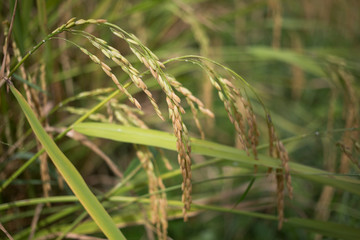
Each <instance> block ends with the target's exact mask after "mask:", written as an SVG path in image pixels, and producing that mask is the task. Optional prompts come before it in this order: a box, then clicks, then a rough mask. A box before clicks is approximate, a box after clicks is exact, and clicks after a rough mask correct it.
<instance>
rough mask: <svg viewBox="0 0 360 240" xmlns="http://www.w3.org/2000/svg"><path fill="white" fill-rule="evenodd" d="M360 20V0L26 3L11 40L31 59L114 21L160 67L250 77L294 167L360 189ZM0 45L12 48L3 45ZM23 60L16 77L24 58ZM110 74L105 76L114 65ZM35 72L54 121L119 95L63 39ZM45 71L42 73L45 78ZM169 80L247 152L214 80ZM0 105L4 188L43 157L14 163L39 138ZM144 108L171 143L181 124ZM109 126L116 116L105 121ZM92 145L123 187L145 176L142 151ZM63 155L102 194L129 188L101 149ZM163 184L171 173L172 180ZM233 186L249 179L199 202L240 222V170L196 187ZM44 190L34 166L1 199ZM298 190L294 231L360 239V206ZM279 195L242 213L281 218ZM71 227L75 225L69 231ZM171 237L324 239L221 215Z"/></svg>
mask: <svg viewBox="0 0 360 240" xmlns="http://www.w3.org/2000/svg"><path fill="white" fill-rule="evenodd" d="M13 2H14V1H3V2H2V3H1V4H0V12H1V15H0V18H1V19H0V20H1V21H2V22H3V21H5V20H9V19H10V13H11V11H12V10H11V9H13ZM359 9H360V2H359V1H356V0H346V1H336V0H320V1H311V0H299V1H281V0H264V1H261V0H244V1H236V0H232V1H210V0H196V1H181V0H174V1H164V0H145V1H119V0H104V1H93V0H65V1H60V0H58V1H57V0H52V1H41V0H37V1H34V0H26V1H25V0H24V1H20V2H19V6H18V10H17V13H16V16H15V22H14V28H13V37H14V40H15V42H16V44H17V47H18V48H19V50H20V52H21V55H22V56H24V55H25V54H26V53H27V51H29V50H30V49H31V48H32V47H33V46H35V45H36V44H37V43H38V42H39V41H41V40H42V39H43V38H44V37H45V36H46V35H47V34H49V33H50V32H51V31H53V29H55V28H57V27H58V26H60V25H61V24H63V23H65V22H67V21H68V20H69V19H70V18H72V17H77V18H79V19H80V18H84V19H90V18H91V19H106V20H108V21H109V22H112V23H114V24H116V25H119V26H120V27H121V28H123V29H124V30H126V31H128V32H130V33H134V34H135V35H136V36H137V37H138V38H139V39H140V40H141V41H142V42H143V43H144V44H145V45H146V46H147V47H149V48H150V49H151V50H152V51H153V52H154V53H156V54H157V56H159V58H160V60H161V61H166V60H167V59H170V58H172V57H179V56H183V55H202V56H205V57H209V58H211V59H214V60H216V61H217V62H220V63H222V64H224V65H226V66H228V67H229V68H231V69H232V70H234V71H235V72H236V73H238V74H239V75H241V76H242V77H243V78H244V79H245V80H246V81H247V82H248V83H249V84H250V85H252V86H253V87H254V89H255V90H256V92H257V93H258V94H259V95H260V96H261V98H262V99H263V101H264V103H265V105H266V107H267V108H268V109H269V111H270V112H271V114H272V121H273V123H274V125H275V127H276V130H277V132H278V136H279V138H281V139H283V142H284V143H285V146H286V148H287V150H288V152H289V155H290V159H291V160H290V161H294V162H299V163H302V164H305V165H309V166H313V167H316V168H320V169H324V170H327V171H329V172H332V173H336V174H347V175H350V176H351V175H352V176H355V177H356V176H357V178H358V176H359V175H358V174H359V168H358V165H359V156H360V141H359V121H360V120H359V119H360V115H359V103H360V101H359V98H360V86H359V85H360V82H359V75H360V62H359V56H360V41H359V39H360V14H359ZM6 26H7V25H6V23H4V24H3V25H2V26H1V33H2V34H3V33H4V32H5V30H6V28H7V27H6ZM85 30H86V31H88V32H91V33H92V34H93V35H95V36H98V37H101V38H102V39H104V40H106V41H108V42H109V43H111V45H112V46H114V47H116V48H117V49H119V51H120V52H121V53H122V54H123V55H124V56H126V57H127V58H128V59H129V60H130V61H132V62H133V64H134V66H136V67H137V68H139V69H143V70H146V69H145V68H144V67H143V66H142V65H141V64H139V62H137V61H136V58H135V57H134V56H133V55H132V53H131V51H130V49H129V48H128V46H127V45H126V44H125V42H124V41H121V40H119V39H118V38H115V37H114V36H113V35H112V34H110V31H108V29H104V28H101V27H95V26H94V25H89V26H87V27H85ZM59 37H61V38H69V39H71V40H72V41H74V42H76V43H77V44H79V45H81V46H83V47H84V48H87V49H91V50H92V52H93V53H96V52H99V51H98V50H97V49H96V48H94V47H93V46H92V45H91V44H90V43H89V42H87V41H85V40H84V39H83V38H80V37H78V38H77V36H74V35H71V37H70V36H69V34H68V33H61V35H60V36H59ZM0 41H1V42H0V45H1V46H3V44H4V37H3V36H1V39H0ZM12 60H13V61H12V62H11V64H12V66H14V64H15V63H16V61H15V58H13V59H12ZM102 60H103V61H104V62H106V60H105V57H104V58H103V59H102ZM24 65H25V68H26V70H27V73H28V75H29V76H32V77H33V78H34V79H35V82H36V83H37V85H38V86H40V82H39V80H38V79H39V76H40V75H41V74H45V75H44V76H45V79H46V85H47V87H46V90H45V94H46V95H47V98H48V102H47V109H48V110H51V109H52V108H53V107H54V106H56V104H58V103H60V102H61V101H63V100H65V99H68V98H70V97H73V96H75V95H77V94H79V93H82V92H85V91H92V90H95V89H100V88H108V87H114V86H113V83H112V82H111V81H109V80H108V79H107V78H106V76H105V75H104V73H103V72H102V71H101V69H100V68H99V66H98V65H96V64H94V63H93V62H91V61H89V59H88V57H87V56H86V55H84V54H83V53H81V52H80V51H79V50H78V49H76V48H74V46H72V45H71V44H68V43H67V42H65V41H63V40H62V39H54V40H51V41H49V42H47V43H46V45H44V46H43V47H42V48H40V49H39V50H38V51H37V52H36V53H35V54H33V55H32V56H31V57H30V59H29V60H28V61H26V62H25V64H24ZM109 65H110V66H111V64H110V63H109ZM39 66H43V70H41V69H40V67H39ZM166 67H167V70H168V71H169V72H170V73H172V74H173V75H174V76H176V78H177V80H178V81H180V82H181V83H182V84H183V85H184V86H186V87H187V88H189V89H190V90H191V91H193V93H194V95H195V96H198V97H199V98H200V99H201V100H202V101H203V102H204V103H205V105H206V106H207V107H209V108H210V109H211V110H212V111H213V112H214V113H215V118H214V119H207V118H201V119H200V120H201V123H202V125H203V127H204V130H205V136H206V139H208V140H211V141H214V142H219V143H223V144H227V145H232V146H237V144H238V143H237V141H236V136H235V134H236V133H235V131H234V129H233V126H232V124H231V123H230V121H229V120H228V118H227V115H226V112H225V110H224V107H223V103H222V102H221V101H220V100H219V99H218V98H217V96H216V91H215V90H214V89H213V88H212V86H211V84H210V83H209V81H206V76H205V74H204V73H203V72H202V71H201V70H200V69H199V68H198V67H196V66H195V65H193V64H190V63H186V62H171V63H169V64H167V65H166ZM114 73H115V75H116V76H118V78H119V79H120V81H123V82H124V81H125V80H126V77H127V76H126V75H125V74H124V73H123V72H122V71H121V69H116V68H114ZM13 81H14V83H15V84H18V83H20V82H21V81H24V79H22V78H21V76H20V74H16V75H15V76H14V80H13ZM146 82H147V84H148V86H149V87H150V86H151V88H150V89H151V91H152V92H153V94H154V98H155V99H156V100H157V101H158V103H159V105H160V106H161V107H162V108H164V107H165V108H166V103H165V101H164V95H163V93H161V91H160V88H159V87H158V86H156V82H155V81H154V80H152V79H150V78H149V79H147V81H146ZM238 86H241V84H240V83H239V85H238ZM130 90H131V91H132V92H133V93H136V91H137V90H136V89H135V88H130ZM0 94H1V95H0V101H1V116H0V118H1V122H0V137H1V144H0V153H1V155H2V157H1V158H2V159H1V161H0V180H1V181H4V180H5V179H7V178H8V177H9V176H10V175H11V174H12V173H13V172H14V171H15V170H16V169H17V168H19V167H20V166H21V165H22V163H23V162H24V160H25V159H29V158H30V157H31V156H32V155H33V154H34V149H35V148H36V143H34V141H31V140H32V139H31V138H29V137H27V138H24V139H23V141H22V142H20V143H19V144H18V145H17V146H16V149H14V150H12V151H9V149H11V148H12V146H14V145H15V144H16V143H17V142H18V140H19V139H21V138H22V136H24V135H25V133H26V131H28V129H29V127H28V125H27V123H26V121H25V118H24V116H23V115H22V114H19V112H20V110H19V107H18V106H17V105H16V104H15V101H14V99H13V98H12V97H10V95H9V94H7V93H6V88H5V87H4V86H2V87H1V89H0ZM135 96H136V98H137V99H138V100H139V101H140V102H141V100H144V101H143V102H141V104H142V105H143V111H144V112H145V114H144V115H143V120H144V121H145V122H146V123H147V124H148V125H149V126H151V127H153V128H158V129H163V130H166V131H169V132H172V130H171V124H169V123H168V122H165V123H164V122H162V121H160V120H159V119H158V118H157V117H156V114H155V113H154V110H153V109H152V107H151V105H150V103H149V102H147V100H146V98H145V96H144V95H143V94H142V93H138V94H137V95H135ZM249 97H250V98H251V99H253V100H254V101H253V108H254V111H255V112H256V113H257V120H258V127H259V129H260V132H261V136H260V145H261V144H265V145H266V143H267V141H268V136H267V126H266V119H265V116H264V114H263V113H262V109H261V106H260V105H259V104H258V103H256V100H255V99H254V96H253V95H252V94H249ZM98 101H100V100H99V98H97V97H94V96H93V97H89V98H85V99H82V100H81V99H80V100H79V101H74V102H71V103H70V106H71V107H72V109H73V110H71V109H70V108H62V109H60V110H59V111H56V112H55V113H54V114H52V115H50V116H49V117H48V121H49V125H50V126H56V127H63V126H68V125H69V124H71V123H72V122H73V121H74V120H75V119H76V116H78V114H81V113H79V111H80V110H79V109H82V108H87V109H88V108H90V106H93V105H94V104H95V103H97V102H98ZM74 109H75V110H74ZM186 110H187V112H191V111H188V110H189V109H186ZM76 111H78V112H76ZM165 111H166V110H165ZM105 112H106V109H105V110H104V111H102V113H105ZM165 115H166V113H165ZM184 119H185V121H186V122H187V124H188V126H189V131H190V133H191V136H194V137H199V136H200V135H199V132H197V130H196V127H195V126H194V124H193V123H192V122H191V116H190V114H189V115H188V114H185V116H184ZM94 143H96V144H97V145H98V146H100V147H101V149H102V150H103V151H104V152H105V153H106V154H107V155H108V156H109V157H110V158H111V159H113V161H114V162H115V163H116V164H117V165H118V166H119V168H120V169H121V171H123V172H124V174H125V175H126V174H127V173H129V172H131V170H132V169H133V168H134V167H135V166H136V164H135V162H136V161H138V160H137V159H136V155H135V154H134V149H133V147H132V145H129V144H120V143H114V142H110V141H107V140H100V139H96V140H94ZM58 145H59V146H60V148H61V149H62V150H63V151H64V153H65V154H66V155H67V156H71V160H72V162H73V163H74V164H75V166H76V167H77V168H78V169H79V171H80V172H81V174H82V176H83V177H84V178H85V180H86V182H87V183H88V184H89V186H91V187H92V189H93V190H94V192H96V193H102V192H105V191H107V190H109V189H110V188H111V186H113V185H114V184H115V183H116V182H117V180H116V176H114V175H112V174H111V173H110V171H109V169H108V167H107V165H105V164H103V162H102V160H101V159H100V158H99V157H98V156H97V155H95V154H93V153H92V151H91V149H89V148H87V147H84V146H82V145H80V144H79V142H77V141H74V140H72V139H63V140H61V141H60V142H59V143H58ZM259 151H261V152H262V153H264V154H266V153H267V148H266V146H264V147H263V148H261V146H260V147H259ZM169 154H170V155H168V158H169V160H170V162H171V164H172V165H173V166H174V168H175V169H177V161H176V160H174V159H176V155H175V154H174V153H169ZM194 161H195V162H202V161H205V159H204V158H203V157H201V156H195V157H194ZM49 167H50V176H51V185H52V193H51V195H53V196H56V195H57V193H60V195H61V194H62V195H64V194H70V190H69V189H67V188H66V187H65V190H62V189H61V187H59V184H58V183H57V182H56V181H57V173H56V170H55V168H54V167H53V166H51V165H50V166H49ZM161 167H162V166H160V168H161ZM234 167H236V166H234ZM160 171H162V172H164V169H160ZM227 173H233V174H238V176H239V177H237V178H233V179H222V180H218V181H215V182H210V183H208V184H207V183H206V182H205V183H201V184H198V185H194V190H193V194H194V197H193V198H194V199H195V202H204V203H209V204H210V203H216V204H218V205H221V206H226V207H229V208H231V207H233V206H235V205H236V203H237V202H238V201H239V198H240V197H239V196H241V194H242V193H243V192H244V191H245V189H246V187H247V186H248V184H249V182H250V180H251V176H252V171H243V172H242V170H239V169H237V170H236V172H233V170H232V169H231V166H230V167H229V166H222V165H221V164H218V165H217V164H214V165H212V166H211V167H208V168H205V169H202V170H201V171H200V170H199V171H195V172H194V173H193V178H194V181H199V182H200V181H203V180H206V179H212V178H215V177H219V176H220V177H221V176H226V175H228V174H227ZM138 177H139V176H138ZM40 179H41V178H40V168H39V162H36V163H35V164H32V165H30V166H29V167H28V169H27V170H26V171H25V172H24V173H23V174H22V175H20V177H19V178H18V179H17V180H15V181H14V182H13V183H12V185H11V187H10V188H7V189H6V190H4V191H3V192H2V193H1V197H0V200H1V203H7V202H13V201H16V200H21V199H28V198H34V197H41V196H42V194H43V193H42V183H41V180H40ZM180 182H181V178H180V177H179V178H173V179H170V180H167V181H165V185H166V186H171V185H176V184H179V183H180ZM293 185H294V191H295V192H294V199H293V200H288V199H287V200H286V201H285V217H287V216H297V217H301V218H308V219H316V220H322V221H332V222H337V223H342V224H345V225H349V226H353V227H358V226H359V223H360V211H359V207H360V205H359V202H360V201H359V200H360V199H359V196H356V195H352V194H350V193H347V192H344V191H340V190H336V189H333V188H330V187H324V186H323V185H319V184H315V183H313V182H309V181H305V180H303V179H300V178H297V177H296V176H293ZM275 188H276V187H275V182H274V181H272V180H269V178H267V177H266V175H265V174H264V176H263V177H260V178H257V180H256V181H255V183H254V185H253V186H252V188H251V189H250V191H249V193H248V195H247V196H246V198H245V200H243V201H242V202H241V203H240V204H238V205H237V206H236V208H238V209H243V210H248V211H254V212H262V213H267V214H273V215H274V216H276V200H275V192H276V190H275ZM146 191H147V190H146V187H145V186H144V185H139V186H137V188H135V189H133V194H135V195H141V194H145V193H146ZM176 194H177V195H176V196H177V197H178V193H176ZM174 196H175V195H174ZM168 198H170V199H171V198H172V192H169V193H168ZM62 205H65V204H58V205H56V204H55V205H53V206H52V207H51V208H50V207H49V208H48V209H46V210H43V211H44V215H45V216H48V215H50V214H52V212H54V211H61V206H62ZM136 207H137V206H135V208H136ZM11 211H13V212H11ZM33 212H34V208H33V207H31V206H30V207H27V208H21V209H12V210H8V212H6V213H4V212H3V213H1V214H2V216H1V218H2V221H1V222H3V223H4V226H6V228H7V230H8V231H9V232H10V233H18V232H21V231H22V230H24V229H25V227H28V226H29V224H30V222H31V216H32V215H33ZM10 213H12V214H15V215H14V216H15V217H12V216H11V214H10ZM3 216H6V218H5V217H3ZM68 222H71V220H70V219H68ZM123 232H124V235H125V236H127V237H128V238H129V239H146V238H147V235H146V231H145V230H144V227H143V226H142V225H137V224H133V225H132V226H128V227H126V228H125V229H124V231H123ZM168 235H169V237H171V238H173V239H308V238H316V239H321V236H320V235H316V234H315V233H313V232H310V231H308V230H306V229H302V228H296V227H294V226H290V225H286V224H285V225H284V227H283V229H282V230H280V231H279V230H278V229H277V223H276V221H268V220H263V219H258V218H254V217H248V216H242V215H236V214H231V213H221V212H220V213H219V212H217V211H213V212H211V211H206V212H203V213H197V214H195V215H194V217H191V218H190V220H189V222H188V223H184V222H183V220H182V218H181V215H179V214H175V215H174V219H173V220H170V222H169V229H168Z"/></svg>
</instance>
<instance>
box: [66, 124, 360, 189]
mask: <svg viewBox="0 0 360 240" xmlns="http://www.w3.org/2000/svg"><path fill="white" fill-rule="evenodd" d="M73 129H74V130H75V131H77V132H79V133H82V134H85V135H88V136H93V137H100V138H106V139H111V140H115V141H119V142H126V143H133V144H142V145H147V146H153V147H159V148H165V149H169V150H173V151H176V138H175V136H173V135H172V134H170V133H167V132H162V131H158V130H152V129H142V128H137V127H130V126H123V125H116V124H108V123H79V124H76V125H75V126H74V127H73ZM191 152H192V153H195V154H200V155H204V156H209V157H216V158H221V159H226V160H230V161H234V162H237V163H239V164H242V165H243V166H244V167H249V168H252V167H253V166H254V163H256V165H257V166H262V167H266V168H268V167H271V168H281V163H280V161H279V160H278V159H274V158H271V157H268V156H266V155H261V154H259V156H258V157H259V159H258V160H255V159H254V158H252V157H251V156H248V155H247V154H246V153H245V152H244V151H242V150H240V149H237V148H234V147H230V146H225V145H222V144H218V143H214V142H210V141H205V140H200V139H196V138H191ZM289 164H290V169H291V173H292V174H296V175H297V176H300V177H302V178H305V179H308V180H311V181H313V182H318V183H321V184H325V185H330V186H333V187H335V188H338V189H342V190H345V191H349V192H351V193H355V194H357V195H360V188H359V186H360V181H359V180H357V179H354V178H350V177H346V176H336V175H334V174H333V173H330V172H327V171H323V170H320V169H316V168H313V167H310V166H306V165H303V164H300V163H294V162H290V163H289Z"/></svg>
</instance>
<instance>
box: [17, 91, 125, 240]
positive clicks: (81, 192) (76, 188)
mask: <svg viewBox="0 0 360 240" xmlns="http://www.w3.org/2000/svg"><path fill="white" fill-rule="evenodd" d="M10 89H11V92H12V93H13V94H14V96H15V97H16V99H17V101H18V102H19V104H20V106H21V109H22V110H23V112H24V113H25V116H26V118H27V119H28V121H29V123H30V126H31V128H32V129H33V131H34V133H35V135H36V137H37V138H38V139H39V141H40V142H41V144H42V145H43V147H44V148H45V150H46V152H47V154H48V155H49V156H50V158H51V160H52V161H53V163H54V165H55V166H56V168H57V169H58V170H59V172H60V173H61V175H62V176H63V177H64V179H65V181H66V182H67V184H68V185H69V187H70V188H71V190H72V191H73V192H74V194H75V195H76V197H77V198H78V199H79V201H80V202H81V204H82V205H83V207H84V208H85V209H86V211H87V212H88V213H89V215H90V216H91V217H92V218H93V219H94V221H95V222H96V224H97V225H98V226H99V228H100V229H101V230H102V231H103V233H104V234H105V235H106V236H107V237H108V238H109V239H114V240H118V239H125V237H124V236H123V234H122V233H121V231H120V230H119V229H118V228H117V227H116V225H115V224H114V222H113V220H112V218H111V217H110V216H109V214H108V213H107V212H106V211H105V209H104V207H103V206H102V205H101V204H100V202H99V201H98V199H97V198H96V197H95V196H94V194H93V193H92V192H91V191H90V189H89V188H88V186H87V185H86V183H85V181H84V179H83V178H82V177H81V175H80V173H79V172H78V171H77V170H76V168H75V167H74V165H73V164H72V163H71V162H70V160H69V159H68V158H67V157H66V156H65V155H64V154H63V153H62V152H61V150H60V149H59V148H58V146H57V145H56V144H55V142H54V141H53V140H52V139H51V138H50V136H49V135H48V134H47V133H46V131H45V130H44V128H43V127H42V126H41V124H40V122H39V120H38V119H37V118H36V116H35V114H34V112H33V111H32V109H31V108H30V106H29V105H28V104H27V102H26V100H25V99H24V97H23V96H22V95H21V94H20V92H19V91H18V90H17V89H16V88H15V87H14V86H10Z"/></svg>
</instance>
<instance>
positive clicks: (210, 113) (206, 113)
mask: <svg viewBox="0 0 360 240" xmlns="http://www.w3.org/2000/svg"><path fill="white" fill-rule="evenodd" d="M199 110H200V112H202V113H203V114H205V115H207V116H209V117H211V118H214V117H215V115H214V113H213V112H212V111H210V110H209V109H207V108H204V107H202V106H199Z"/></svg>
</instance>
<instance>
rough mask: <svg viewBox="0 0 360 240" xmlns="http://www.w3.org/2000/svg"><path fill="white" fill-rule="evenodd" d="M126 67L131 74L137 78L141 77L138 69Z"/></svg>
mask: <svg viewBox="0 0 360 240" xmlns="http://www.w3.org/2000/svg"><path fill="white" fill-rule="evenodd" d="M125 66H127V67H128V69H129V72H130V73H131V74H132V75H135V76H137V75H139V71H138V70H137V69H136V68H134V67H133V66H132V65H125Z"/></svg>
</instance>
